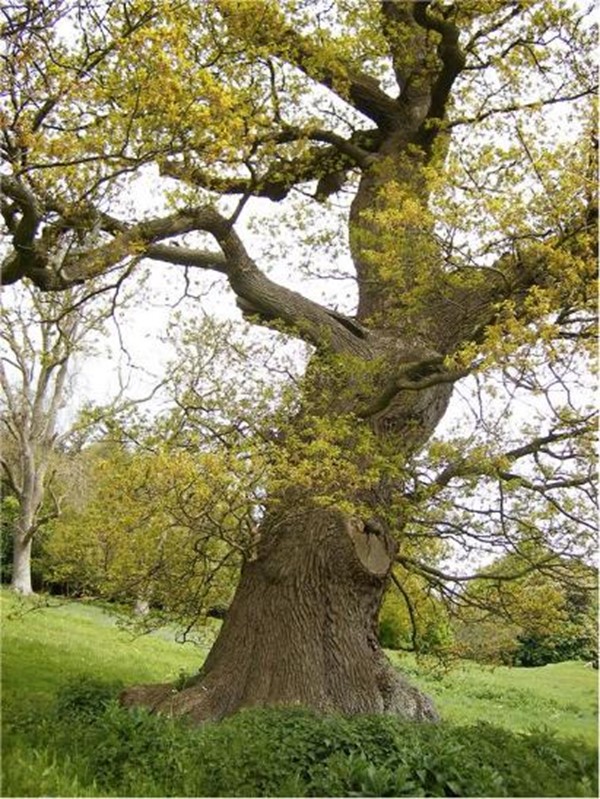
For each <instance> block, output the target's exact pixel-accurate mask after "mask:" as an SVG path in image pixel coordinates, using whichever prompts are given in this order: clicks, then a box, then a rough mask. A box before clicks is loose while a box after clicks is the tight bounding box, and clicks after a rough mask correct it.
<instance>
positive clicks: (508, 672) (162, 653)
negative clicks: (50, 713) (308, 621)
mask: <svg viewBox="0 0 600 799" xmlns="http://www.w3.org/2000/svg"><path fill="white" fill-rule="evenodd" d="M34 602H35V600H34ZM51 602H52V603H53V604H54V605H55V607H48V608H42V609H40V610H35V611H29V612H25V613H22V612H21V613H19V612H18V610H19V607H21V608H22V604H23V603H20V602H19V600H17V599H16V598H15V597H14V596H13V595H11V593H10V592H9V591H7V590H5V589H3V590H2V591H0V612H1V614H2V701H3V704H4V706H5V708H6V707H9V706H10V705H12V704H13V702H18V703H19V704H22V703H23V702H28V703H29V702H31V703H34V704H35V705H36V706H38V707H39V706H41V705H42V704H45V703H49V702H51V701H52V698H53V696H54V695H55V693H56V689H57V687H58V686H59V685H60V684H61V683H63V682H64V681H65V679H67V678H68V677H70V676H74V675H78V674H90V675H94V676H96V677H100V678H102V679H107V680H121V681H122V682H124V683H137V682H153V681H156V682H166V681H170V680H175V679H176V678H177V677H178V675H179V673H180V672H182V671H184V672H186V673H188V674H191V673H193V672H195V671H197V669H198V668H199V666H200V665H201V663H202V661H203V659H204V657H205V655H206V651H207V650H206V649H205V648H200V647H198V646H194V645H191V644H184V645H181V644H177V643H175V642H174V641H173V640H169V636H165V635H145V636H138V637H134V636H132V635H131V633H128V632H126V631H124V630H122V629H120V628H119V627H118V626H117V624H116V622H115V620H114V618H112V617H111V616H110V615H109V614H108V613H107V612H106V611H105V610H103V609H101V608H99V607H95V606H93V605H89V604H82V603H78V602H62V603H60V602H58V601H57V600H51ZM31 604H32V603H31V602H28V603H26V605H25V607H29V606H31ZM390 656H391V658H392V660H393V662H394V663H396V664H397V665H399V666H401V667H402V668H404V670H405V671H406V672H408V674H409V676H410V677H412V679H413V680H414V681H415V682H416V683H417V684H418V685H419V686H420V687H422V688H423V689H424V690H425V691H427V692H428V693H429V694H430V695H431V696H433V698H434V699H435V702H436V705H437V707H438V708H439V710H440V713H441V714H442V717H443V718H444V719H447V720H448V721H452V722H455V723H460V724H468V723H472V722H476V721H489V722H492V723H493V724H496V725H498V726H502V727H506V728H507V729H510V730H512V731H516V732H525V731H527V730H529V729H531V728H536V727H538V728H539V727H548V728H550V729H552V730H555V731H556V732H557V733H558V734H560V735H562V736H569V737H570V736H581V737H583V738H584V739H586V740H587V741H588V742H589V743H593V744H595V743H596V742H597V734H598V728H597V719H598V682H597V672H596V671H594V670H593V669H589V668H586V667H585V665H584V664H583V663H582V662H568V663H557V664H551V665H548V666H542V667H540V668H532V669H516V668H514V669H511V668H506V667H497V668H489V667H482V666H478V665H476V664H473V663H462V664H461V665H459V666H457V667H455V668H454V669H452V670H451V671H450V672H448V673H447V674H444V675H442V676H441V677H440V676H435V675H433V674H432V673H430V672H428V671H426V670H424V669H420V668H419V666H418V665H417V664H416V663H415V660H414V658H411V657H408V656H404V655H402V656H399V655H398V654H396V653H391V655H390Z"/></svg>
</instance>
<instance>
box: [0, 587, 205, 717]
mask: <svg viewBox="0 0 600 799" xmlns="http://www.w3.org/2000/svg"><path fill="white" fill-rule="evenodd" d="M49 602H50V605H51V606H50V607H42V608H40V609H39V610H31V609H29V610H27V611H26V612H23V610H24V609H27V608H32V607H35V605H36V604H37V600H35V599H34V600H19V599H17V598H16V597H15V596H14V595H12V594H11V593H10V592H9V591H8V590H6V589H2V590H1V591H0V614H1V619H2V702H3V705H4V706H5V707H7V706H9V705H11V704H12V703H13V702H14V701H16V702H19V703H22V702H23V701H27V702H34V703H35V704H36V705H41V704H45V703H49V702H51V701H52V699H53V697H54V695H55V693H56V689H57V687H58V686H59V685H60V684H61V683H64V682H65V680H66V679H68V678H69V677H72V676H75V675H79V674H90V675H94V676H96V677H99V678H102V679H106V680H121V681H123V682H124V683H138V682H140V683H143V682H166V681H169V680H175V679H176V678H177V676H178V675H179V673H180V672H181V671H185V672H187V673H188V674H189V673H193V672H195V671H197V670H198V668H199V667H200V665H201V664H202V661H203V660H204V657H205V656H206V649H200V648H199V647H197V646H193V645H192V644H183V645H181V644H176V643H174V641H172V640H168V638H167V637H165V636H162V635H144V636H137V637H135V636H133V635H132V634H131V633H130V632H127V631H125V630H123V629H121V628H120V627H118V626H117V623H116V620H115V619H114V617H112V616H110V615H109V614H108V613H107V612H106V611H105V610H103V609H102V608H100V607H95V606H93V605H90V604H83V603H80V602H67V601H63V602H61V601H59V600H57V599H50V600H49Z"/></svg>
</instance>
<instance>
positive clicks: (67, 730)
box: [4, 681, 597, 796]
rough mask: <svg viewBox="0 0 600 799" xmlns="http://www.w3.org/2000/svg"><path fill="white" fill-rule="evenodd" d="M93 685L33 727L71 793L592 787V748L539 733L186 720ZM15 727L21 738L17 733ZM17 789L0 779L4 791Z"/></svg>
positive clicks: (266, 713)
mask: <svg viewBox="0 0 600 799" xmlns="http://www.w3.org/2000/svg"><path fill="white" fill-rule="evenodd" d="M101 688H102V687H101V684H100V683H93V682H92V681H88V682H87V683H86V682H85V681H79V682H77V683H73V682H72V683H70V684H69V685H68V686H65V687H64V688H63V689H62V690H61V692H60V695H59V697H58V700H57V705H56V712H55V718H54V719H53V721H52V723H47V724H46V726H45V728H44V729H45V732H44V733H43V734H42V733H40V732H39V731H40V726H39V723H38V726H37V733H36V737H35V741H36V745H38V747H40V749H41V751H42V752H43V760H44V762H50V763H64V762H67V763H69V764H70V766H69V768H70V770H71V771H70V772H69V773H68V774H62V773H61V776H60V779H61V780H62V782H61V783H60V784H61V785H62V786H63V791H64V786H65V785H68V784H73V785H77V787H78V791H79V795H83V794H84V793H85V792H86V791H88V792H89V791H91V787H92V786H93V787H94V790H95V791H96V795H115V794H116V795H121V796H141V795H143V796H588V795H590V796H591V795H594V796H595V795H596V787H597V773H596V753H595V751H594V750H593V749H592V748H590V747H588V746H586V745H585V744H583V743H579V742H575V744H574V743H573V741H572V740H570V741H563V740H560V739H557V738H555V737H553V736H552V735H551V734H549V733H548V732H544V731H540V732H535V733H532V734H529V735H521V734H513V733H510V732H508V731H506V730H502V729H499V728H496V727H493V726H491V725H488V724H479V725H476V726H469V727H456V726H450V725H447V724H437V725H433V724H412V723H407V722H401V721H399V720H397V719H395V718H392V717H389V716H356V717H354V718H351V719H348V718H341V717H337V716H326V717H320V716H317V715H315V714H314V713H312V712H310V711H308V710H304V709H302V708H293V709H291V708H288V709H283V708H282V709H269V710H267V709H256V710H246V711H242V712H241V713H239V714H237V715H236V716H233V717H231V718H229V719H226V720H224V721H222V722H221V723H219V724H207V725H205V726H203V727H200V728H197V727H196V728H193V727H190V726H188V725H187V724H186V723H185V722H184V721H174V720H171V719H168V718H165V717H161V716H153V715H151V714H149V713H147V712H144V711H142V710H134V711H127V710H124V709H123V708H121V707H119V706H118V704H117V703H116V702H115V701H113V700H112V699H110V697H111V696H112V697H114V686H108V685H104V690H102V689H101ZM93 708H96V710H97V715H96V716H95V718H94V719H93V720H91V715H92V712H93V710H92V709H93ZM31 721H32V719H31V718H29V719H28V721H26V720H23V725H26V724H27V723H31ZM38 722H39V720H38ZM15 723H17V722H15ZM17 726H18V724H17ZM42 726H43V725H42ZM20 734H21V738H20V739H21V740H25V737H26V735H27V731H26V729H24V728H22V729H21V730H20ZM69 781H70V783H69ZM18 787H19V785H16V784H14V782H13V783H12V784H11V785H6V783H5V793H4V795H16V793H17V792H18V791H17V789H18ZM6 788H9V790H8V791H6ZM39 793H40V794H43V793H44V785H43V784H40V788H39ZM63 795H65V796H67V795H72V794H69V793H68V792H65V793H63Z"/></svg>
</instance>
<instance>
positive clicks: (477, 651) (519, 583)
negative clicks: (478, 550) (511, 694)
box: [455, 550, 598, 666]
mask: <svg viewBox="0 0 600 799" xmlns="http://www.w3.org/2000/svg"><path fill="white" fill-rule="evenodd" d="M529 554H530V556H532V555H533V554H534V553H531V552H530V553H529ZM541 556H545V559H546V562H547V563H548V564H549V568H548V569H547V570H544V569H541V570H538V569H532V568H531V562H532V560H533V562H536V561H538V560H541V559H542V558H541ZM495 574H497V575H500V576H504V577H506V576H510V575H511V574H514V575H520V577H518V576H516V577H515V578H514V579H508V580H507V579H494V577H493V575H495ZM597 580H598V577H597V572H596V570H595V569H594V568H593V567H591V566H589V565H587V564H586V563H585V562H582V561H580V560H577V559H573V560H568V559H564V558H558V559H556V558H555V557H554V556H553V555H552V553H549V552H548V551H547V550H546V551H545V552H542V553H539V552H538V553H537V557H533V558H530V559H528V558H526V557H523V556H520V555H507V556H504V557H503V558H500V559H499V560H498V561H496V562H495V563H493V564H491V565H490V566H488V567H487V569H486V570H484V572H483V576H482V578H481V579H479V580H474V581H473V582H472V583H471V584H470V585H469V586H468V587H467V588H466V590H465V592H464V598H465V602H466V604H467V609H466V611H464V612H463V613H462V614H461V617H460V618H459V619H458V620H457V621H456V624H455V627H456V630H457V638H458V649H459V651H461V652H462V654H463V655H464V656H467V657H470V658H473V659H474V660H478V661H479V662H502V663H506V664H513V665H518V666H543V665H544V664H546V663H555V662H559V661H561V660H572V659H583V660H588V661H591V660H595V661H596V662H597V657H596V652H597V646H598V638H597V626H598V606H597V599H596V591H597Z"/></svg>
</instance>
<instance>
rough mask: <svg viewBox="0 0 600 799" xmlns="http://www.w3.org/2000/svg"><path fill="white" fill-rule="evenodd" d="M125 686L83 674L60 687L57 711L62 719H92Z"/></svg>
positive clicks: (57, 697)
mask: <svg viewBox="0 0 600 799" xmlns="http://www.w3.org/2000/svg"><path fill="white" fill-rule="evenodd" d="M122 687H123V686H122V685H121V684H120V683H117V682H114V683H110V682H106V681H105V680H99V679H96V678H95V677H91V676H89V675H87V674H82V675H81V676H78V677H73V678H71V679H69V680H68V681H67V682H65V683H63V685H62V686H61V687H60V688H59V690H58V693H57V696H56V713H57V715H58V717H59V718H62V719H69V720H70V719H72V718H76V719H80V720H88V721H89V720H92V719H95V718H97V717H98V716H99V715H100V714H101V713H102V712H103V711H104V710H105V709H106V707H108V705H109V704H110V702H112V701H113V700H114V699H115V697H116V696H117V694H118V692H119V690H120V689H121V688H122Z"/></svg>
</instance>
